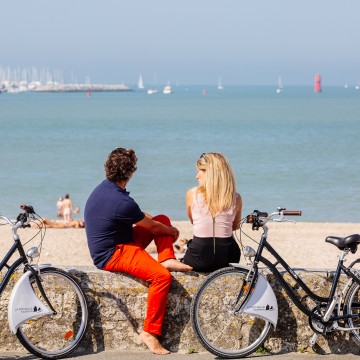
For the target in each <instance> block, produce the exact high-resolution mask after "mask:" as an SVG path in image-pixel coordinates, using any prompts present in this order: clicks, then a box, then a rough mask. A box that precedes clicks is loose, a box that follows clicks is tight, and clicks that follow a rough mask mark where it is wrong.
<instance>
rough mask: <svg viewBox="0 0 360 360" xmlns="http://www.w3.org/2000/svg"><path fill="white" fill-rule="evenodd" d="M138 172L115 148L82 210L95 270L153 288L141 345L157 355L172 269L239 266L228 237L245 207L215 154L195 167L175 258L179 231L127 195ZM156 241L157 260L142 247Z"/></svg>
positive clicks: (131, 156)
mask: <svg viewBox="0 0 360 360" xmlns="http://www.w3.org/2000/svg"><path fill="white" fill-rule="evenodd" d="M136 169H137V157H136V155H135V152H134V150H132V149H124V148H116V149H115V150H113V151H112V152H111V153H110V154H109V156H108V158H107V160H106V162H105V173H106V179H105V180H104V181H102V182H101V183H100V184H99V185H98V186H97V187H96V188H95V189H94V191H93V192H92V193H91V195H90V197H89V199H88V200H87V203H86V206H85V213H84V214H85V222H86V227H85V230H86V235H87V240H88V246H89V250H90V254H91V257H92V259H93V262H94V265H95V266H96V267H98V268H99V269H102V270H106V271H112V272H123V273H128V274H131V275H133V276H135V277H137V278H139V279H142V280H145V281H147V282H149V283H150V286H149V293H148V308H147V314H146V318H145V321H144V326H143V331H142V332H141V333H140V339H141V341H142V342H143V343H144V344H145V345H146V346H147V347H148V348H149V349H150V350H151V351H152V352H153V353H155V354H160V355H163V354H168V353H169V351H168V350H167V349H165V348H164V347H163V346H162V345H161V344H160V342H159V340H158V336H159V335H161V330H162V325H163V321H164V316H165V309H166V301H167V296H168V293H169V289H170V284H171V280H172V276H171V274H170V271H184V272H187V271H191V270H195V271H204V272H210V271H213V270H216V269H219V268H221V267H225V266H227V265H228V264H229V263H230V262H239V260H240V249H239V247H238V245H237V243H236V241H235V239H234V238H233V236H232V232H233V230H235V229H237V228H238V227H239V223H240V219H241V207H242V201H241V197H240V195H239V194H237V193H236V189H235V179H234V175H233V172H232V170H231V167H230V165H229V164H228V162H227V161H226V159H225V158H224V156H223V155H221V154H218V153H206V154H202V155H201V157H200V158H199V159H198V161H197V175H196V178H197V180H198V182H199V185H198V186H197V187H195V188H193V189H190V190H189V191H188V192H187V195H186V208H187V213H188V216H189V218H190V221H191V222H192V224H193V226H194V229H193V233H194V237H193V239H192V240H190V242H189V243H188V248H187V250H186V253H185V256H184V258H183V259H182V260H181V261H179V260H177V259H176V257H175V254H174V249H173V243H174V242H175V241H176V240H177V239H178V237H179V231H178V230H177V229H176V228H175V227H173V226H172V225H171V222H170V219H169V218H168V217H167V216H165V215H157V216H154V217H152V216H150V215H148V214H146V213H145V212H143V211H141V209H140V207H139V205H138V204H137V203H136V202H135V201H134V199H132V198H131V197H130V196H129V192H128V191H127V190H126V186H127V184H128V182H129V181H130V179H131V177H132V176H133V175H134V173H135V171H136ZM152 240H154V242H155V245H156V247H157V252H158V260H157V261H156V260H155V259H154V258H153V257H152V256H151V255H149V254H148V253H147V252H146V251H145V248H146V247H147V246H148V245H149V244H150V242H151V241H152Z"/></svg>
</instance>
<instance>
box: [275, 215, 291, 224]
mask: <svg viewBox="0 0 360 360" xmlns="http://www.w3.org/2000/svg"><path fill="white" fill-rule="evenodd" d="M272 221H275V222H291V223H293V224H296V221H294V220H290V219H285V217H284V215H282V216H281V217H280V218H277V219H272Z"/></svg>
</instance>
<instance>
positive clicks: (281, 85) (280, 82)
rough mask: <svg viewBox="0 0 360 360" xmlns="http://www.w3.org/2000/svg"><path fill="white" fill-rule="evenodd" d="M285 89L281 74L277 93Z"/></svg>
mask: <svg viewBox="0 0 360 360" xmlns="http://www.w3.org/2000/svg"><path fill="white" fill-rule="evenodd" d="M283 90H284V87H283V84H282V81H281V76H279V79H278V87H277V89H276V93H277V94H280V93H281V92H282V91H283Z"/></svg>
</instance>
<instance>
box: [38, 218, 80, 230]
mask: <svg viewBox="0 0 360 360" xmlns="http://www.w3.org/2000/svg"><path fill="white" fill-rule="evenodd" d="M42 222H43V223H44V225H45V226H46V227H47V228H56V229H66V228H76V229H79V228H84V227H85V222H84V221H82V220H70V221H68V222H67V223H64V222H57V221H52V220H49V219H46V218H43V219H42ZM32 227H39V225H38V224H33V225H32Z"/></svg>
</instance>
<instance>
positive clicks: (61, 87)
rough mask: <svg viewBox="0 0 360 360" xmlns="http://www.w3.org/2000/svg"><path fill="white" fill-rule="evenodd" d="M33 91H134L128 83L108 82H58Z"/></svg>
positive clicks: (38, 87)
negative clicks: (116, 83) (112, 83)
mask: <svg viewBox="0 0 360 360" xmlns="http://www.w3.org/2000/svg"><path fill="white" fill-rule="evenodd" d="M31 91H32V92H86V91H91V92H101V91H133V90H132V89H131V88H130V87H129V86H126V85H122V84H120V85H106V84H56V85H51V84H50V85H40V86H37V87H36V88H34V89H33V90H31Z"/></svg>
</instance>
